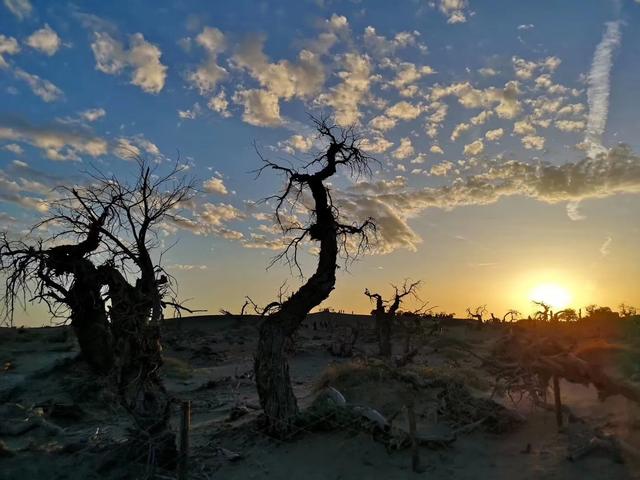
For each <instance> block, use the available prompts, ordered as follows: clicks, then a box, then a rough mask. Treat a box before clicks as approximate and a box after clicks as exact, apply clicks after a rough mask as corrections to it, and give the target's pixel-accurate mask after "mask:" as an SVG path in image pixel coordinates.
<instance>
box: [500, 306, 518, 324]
mask: <svg viewBox="0 0 640 480" xmlns="http://www.w3.org/2000/svg"><path fill="white" fill-rule="evenodd" d="M520 315H522V314H521V313H520V312H519V311H518V310H515V309H513V308H512V309H510V310H508V311H507V313H505V314H504V315H503V316H502V321H503V322H506V321H507V318H509V321H510V322H515V321H516V319H517V318H518V317H519V316H520Z"/></svg>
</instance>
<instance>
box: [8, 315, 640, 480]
mask: <svg viewBox="0 0 640 480" xmlns="http://www.w3.org/2000/svg"><path fill="white" fill-rule="evenodd" d="M314 323H315V326H316V328H314ZM371 323H372V321H371V318H370V317H365V316H350V315H339V314H331V315H330V314H322V315H321V314H318V315H314V316H311V317H309V318H308V319H307V321H306V323H305V325H304V328H302V329H301V331H300V334H299V335H298V337H297V338H296V341H295V351H293V352H292V353H291V357H290V364H291V374H292V379H293V382H294V387H295V391H296V395H297V398H298V400H299V405H300V407H301V409H303V410H304V409H306V408H308V407H309V406H310V405H311V404H312V403H313V401H314V399H315V398H316V396H317V394H318V393H317V392H318V390H319V387H318V385H320V379H321V378H325V380H326V378H331V376H330V375H329V377H327V369H328V368H329V371H331V368H332V367H331V366H333V368H334V369H335V368H338V367H336V365H341V364H350V363H353V362H356V361H358V360H357V359H355V360H354V358H339V357H336V356H333V355H331V353H329V347H330V346H331V344H332V342H334V341H335V340H336V338H337V337H339V336H341V335H343V333H344V332H343V330H344V326H346V325H351V326H353V327H356V326H358V328H359V330H360V331H361V333H360V335H359V338H358V341H357V343H356V356H357V358H359V359H362V358H366V357H368V356H370V355H373V354H374V353H375V350H376V347H375V343H374V338H373V334H372V332H371V328H370V326H371ZM257 325H258V319H257V318H255V317H239V316H215V317H194V318H184V319H181V320H175V321H168V322H167V326H166V328H165V332H164V355H165V358H166V365H165V366H164V367H163V376H164V379H165V383H166V386H167V388H168V390H169V391H170V392H171V394H172V395H173V396H174V397H175V398H176V399H177V400H190V401H191V408H192V418H191V437H190V439H191V458H190V466H191V467H190V468H191V473H190V477H189V478H193V479H225V480H233V479H252V478H253V479H262V478H268V479H296V478H306V479H312V480H313V479H318V480H319V479H332V480H338V479H413V478H438V479H481V478H494V479H498V480H500V479H512V478H519V479H539V478H544V479H548V480H551V479H560V478H562V479H576V480H577V479H594V480H595V479H613V478H615V479H627V478H629V479H631V478H640V468H639V467H638V465H637V463H636V462H635V460H634V459H633V458H632V457H633V455H626V454H624V455H622V456H616V455H613V454H612V453H611V452H610V451H608V450H606V449H602V450H601V451H599V450H595V451H593V452H591V453H589V454H588V455H586V456H584V457H582V458H580V459H577V460H575V461H570V460H569V459H568V454H569V452H571V451H573V450H572V449H574V448H575V447H576V442H579V441H584V439H582V440H581V438H582V437H581V431H580V429H583V430H584V429H586V430H587V431H593V430H598V429H599V431H601V432H605V433H607V434H613V435H615V438H617V439H620V440H622V441H624V442H625V445H627V446H628V447H630V448H631V450H629V451H631V452H632V449H633V448H637V449H639V450H640V409H639V407H638V405H637V404H635V403H633V402H631V401H629V400H626V399H625V398H622V397H610V398H608V399H606V400H605V401H600V400H599V399H598V395H597V393H596V391H595V390H594V389H593V388H592V387H587V386H583V385H575V384H568V383H565V382H563V383H562V385H561V390H562V397H563V403H564V404H565V405H566V406H568V407H569V408H570V409H571V410H572V412H573V413H574V414H575V415H576V416H577V417H580V418H581V419H583V420H584V421H585V422H584V424H583V423H580V424H571V425H567V426H565V427H564V428H563V429H562V430H560V431H559V430H558V428H557V426H556V419H555V415H554V412H553V411H547V410H542V409H540V408H533V407H532V406H531V405H530V404H528V403H527V401H526V400H523V401H521V402H520V403H518V404H517V405H516V404H515V403H514V402H513V401H512V400H510V399H509V398H500V397H499V396H497V397H495V400H496V401H497V402H499V403H501V404H502V405H504V406H506V407H507V408H509V409H511V410H514V411H515V412H517V415H518V416H519V418H521V420H522V423H521V424H520V425H519V426H517V427H514V428H513V429H509V430H508V431H504V432H491V431H487V430H486V429H483V428H475V429H472V430H471V431H469V432H466V433H462V434H459V435H458V436H457V439H456V440H455V441H454V442H453V443H452V444H451V445H449V446H447V447H444V448H438V449H433V448H427V447H420V448H419V454H420V471H419V472H413V471H412V468H411V453H410V450H409V449H402V450H399V451H389V450H388V449H387V448H386V446H385V445H384V444H383V443H381V442H379V441H376V438H375V435H373V434H372V432H371V431H370V429H367V428H362V424H357V425H356V424H353V425H350V426H347V427H346V428H343V429H340V428H338V429H333V430H332V429H316V428H306V427H305V428H301V430H300V432H299V433H298V435H296V436H295V437H294V438H292V439H291V440H289V441H286V442H283V441H279V440H276V439H273V438H270V437H269V436H267V435H265V434H264V433H263V432H262V431H261V429H260V423H259V416H260V413H261V412H260V408H259V402H258V398H257V393H256V390H255V385H254V382H253V379H252V368H253V352H254V348H255V341H256V336H257ZM505 328H508V327H502V326H487V328H483V329H477V328H475V326H473V325H471V324H470V323H469V322H464V321H458V322H457V323H456V321H453V322H450V323H449V324H447V325H446V326H444V328H443V331H442V332H441V333H440V334H439V336H440V339H441V340H440V342H439V343H437V344H429V345H427V344H426V343H425V344H424V345H420V353H419V354H418V355H417V356H416V357H415V358H414V360H413V363H414V365H415V366H416V368H420V369H421V370H420V371H423V372H425V373H424V374H425V375H429V372H443V371H445V372H449V373H450V374H452V375H455V376H456V378H458V379H460V380H461V381H462V382H463V383H465V384H466V385H467V386H468V389H469V391H470V392H471V393H472V394H473V395H474V396H476V397H478V398H487V397H489V396H490V394H491V391H492V389H491V387H490V386H491V381H492V379H491V378H490V376H489V375H488V374H487V373H486V372H485V371H484V370H483V368H482V363H481V362H480V361H479V360H478V358H476V357H474V356H473V355H465V354H463V353H461V352H460V351H455V350H453V349H450V348H446V345H447V341H448V340H451V339H453V340H455V341H458V342H464V343H465V344H466V345H471V346H472V347H473V350H474V352H475V353H477V354H478V355H482V354H483V353H486V352H488V351H489V350H490V348H491V345H492V344H493V342H495V340H496V338H498V337H499V336H500V335H502V334H504V329H505ZM616 341H620V342H624V339H616ZM434 345H435V346H434ZM438 345H440V347H438ZM443 346H444V347H443ZM394 348H395V349H396V351H397V353H398V355H399V354H401V353H402V339H397V341H396V343H395V344H394ZM360 361H362V360H360ZM3 365H4V367H3V370H2V372H0V440H2V445H3V446H2V448H0V479H3V480H4V479H7V480H9V479H12V480H13V479H16V480H28V479H50V480H54V479H60V480H62V479H69V480H71V479H74V480H79V479H102V478H107V479H119V478H123V479H125V478H153V475H155V476H156V478H165V479H166V478H175V473H173V472H164V471H163V472H160V471H156V472H153V471H151V470H150V469H149V467H148V466H147V463H148V462H147V460H148V459H140V462H139V463H138V464H137V465H128V464H124V463H123V462H119V461H118V458H119V457H118V453H117V452H118V450H117V446H118V445H119V444H121V442H122V441H123V439H124V438H125V437H126V434H127V426H128V417H127V415H126V414H125V413H124V412H123V411H122V410H121V409H120V408H119V407H118V405H117V402H116V401H115V398H113V395H112V394H110V393H109V389H108V388H106V387H105V382H104V381H100V380H98V379H96V378H95V377H93V376H92V375H91V374H90V372H89V371H88V370H87V368H86V367H85V366H84V364H83V362H82V360H81V359H79V358H78V348H77V345H76V342H75V340H74V338H73V335H72V332H71V330H70V329H69V328H68V327H52V328H38V329H2V330H0V367H2V366H3ZM611 365H612V368H615V367H616V365H617V363H616V362H615V361H613V362H612V363H611ZM356 374H357V372H356ZM620 374H622V373H620ZM323 375H324V377H323ZM354 375H355V374H354ZM335 386H336V388H337V389H338V390H340V391H341V393H342V394H343V395H344V397H345V398H346V400H347V401H348V402H353V403H357V404H359V405H366V406H369V407H371V408H374V409H376V410H377V411H379V412H381V413H382V414H384V415H390V414H392V413H393V411H394V409H397V410H398V412H399V414H398V416H397V417H396V418H395V420H394V422H395V423H397V424H398V425H401V426H404V425H405V422H406V416H405V412H404V410H402V407H403V396H404V395H405V394H406V393H405V392H402V391H401V390H402V388H395V387H393V388H391V387H389V385H386V386H385V385H384V384H380V383H379V382H378V383H376V381H375V380H372V381H371V382H370V383H367V382H362V383H360V384H358V383H357V382H352V383H351V384H349V383H348V382H347V383H346V384H345V383H344V382H343V383H342V384H340V382H337V384H336V385H335ZM387 387H389V388H387ZM341 388H342V389H341ZM427 397H428V396H423V397H419V398H418V399H417V405H416V409H417V412H418V430H419V431H437V429H438V428H439V426H438V425H439V423H440V422H441V421H443V422H444V417H446V415H445V416H444V417H443V420H439V419H438V418H437V412H436V413H435V417H436V418H434V416H430V415H429V414H428V412H429V408H428V407H429V405H428V404H429V402H430V400H429V398H427ZM434 408H435V410H437V408H438V406H437V405H436V406H435V407H434ZM174 418H175V425H176V428H177V426H178V424H179V407H178V405H176V411H175V415H174ZM587 441H588V438H587Z"/></svg>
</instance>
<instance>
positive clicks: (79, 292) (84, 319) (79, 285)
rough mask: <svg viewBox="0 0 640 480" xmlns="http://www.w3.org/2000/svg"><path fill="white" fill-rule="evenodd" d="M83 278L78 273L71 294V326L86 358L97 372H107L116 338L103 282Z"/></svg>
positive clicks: (111, 363)
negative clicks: (103, 290) (102, 286)
mask: <svg viewBox="0 0 640 480" xmlns="http://www.w3.org/2000/svg"><path fill="white" fill-rule="evenodd" d="M91 267H93V265H91ZM83 280H84V278H83V276H78V278H77V279H75V280H74V281H73V284H72V285H71V288H69V293H68V295H67V299H68V301H69V305H70V308H71V314H70V319H71V327H72V328H73V331H74V333H75V334H76V338H77V339H78V344H79V345H80V352H81V355H82V358H83V359H84V360H85V361H86V362H87V363H88V364H89V365H90V366H91V367H92V368H93V369H94V370H95V371H97V372H98V373H100V374H103V375H105V374H107V373H109V371H110V370H111V368H112V366H113V338H112V336H111V329H110V326H109V322H108V320H107V312H106V308H105V303H104V299H103V298H102V295H101V294H100V285H99V284H95V283H94V282H85V281H83Z"/></svg>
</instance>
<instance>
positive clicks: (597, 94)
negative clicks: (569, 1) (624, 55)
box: [585, 21, 621, 156]
mask: <svg viewBox="0 0 640 480" xmlns="http://www.w3.org/2000/svg"><path fill="white" fill-rule="evenodd" d="M605 25H606V27H607V29H606V31H605V32H604V35H603V36H602V40H600V43H599V44H598V46H597V47H596V51H595V54H594V55H593V62H592V63H591V71H590V72H589V79H588V82H589V87H588V89H587V102H588V103H589V116H588V118H587V131H586V136H585V143H586V144H587V145H588V154H589V156H595V155H596V154H598V153H601V152H602V151H603V150H604V147H603V146H602V134H603V133H604V129H605V126H606V124H607V115H608V113H609V91H610V87H611V85H610V74H611V66H612V64H613V52H614V51H615V49H616V47H617V46H618V45H619V44H620V39H621V34H620V22H619V21H615V22H607V23H606V24H605Z"/></svg>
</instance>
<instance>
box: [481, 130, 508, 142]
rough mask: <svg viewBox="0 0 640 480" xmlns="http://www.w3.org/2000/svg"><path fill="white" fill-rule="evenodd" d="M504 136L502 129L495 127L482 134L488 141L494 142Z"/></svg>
mask: <svg viewBox="0 0 640 480" xmlns="http://www.w3.org/2000/svg"><path fill="white" fill-rule="evenodd" d="M503 136H504V129H502V128H496V129H495V130H489V131H487V133H485V134H484V138H486V139H487V140H488V141H490V142H495V141H496V140H500V139H501V138H502V137H503Z"/></svg>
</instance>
